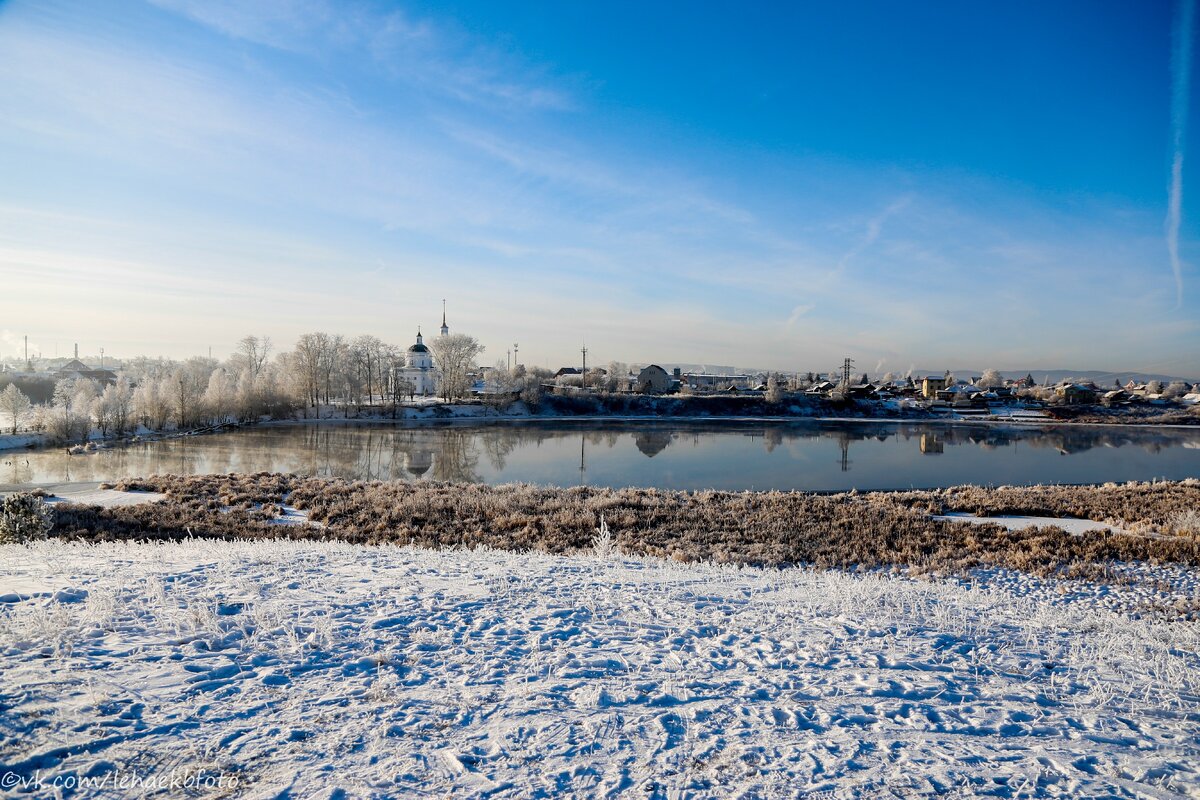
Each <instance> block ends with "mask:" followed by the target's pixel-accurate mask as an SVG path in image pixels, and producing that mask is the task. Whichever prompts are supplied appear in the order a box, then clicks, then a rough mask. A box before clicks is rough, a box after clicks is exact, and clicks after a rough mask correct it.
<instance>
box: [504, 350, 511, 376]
mask: <svg viewBox="0 0 1200 800" xmlns="http://www.w3.org/2000/svg"><path fill="white" fill-rule="evenodd" d="M504 355H506V356H508V371H509V372H512V350H505V351H504Z"/></svg>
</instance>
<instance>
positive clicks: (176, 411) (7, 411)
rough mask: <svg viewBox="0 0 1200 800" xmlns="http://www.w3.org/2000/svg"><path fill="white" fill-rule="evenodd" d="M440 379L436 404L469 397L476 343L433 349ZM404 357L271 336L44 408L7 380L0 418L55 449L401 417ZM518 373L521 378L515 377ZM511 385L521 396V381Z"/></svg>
mask: <svg viewBox="0 0 1200 800" xmlns="http://www.w3.org/2000/svg"><path fill="white" fill-rule="evenodd" d="M429 348H430V351H431V352H432V354H433V358H434V363H435V365H436V367H437V369H438V377H439V381H438V394H439V395H440V396H441V397H442V398H443V399H446V400H454V399H458V398H461V397H464V396H466V395H467V394H469V393H470V391H471V381H470V374H471V371H472V370H473V369H474V367H475V360H476V359H477V358H478V356H479V355H480V354H481V353H482V352H483V346H482V345H480V344H479V342H478V341H477V340H476V339H474V338H473V337H471V336H467V335H465V334H461V333H459V334H450V335H447V336H442V337H437V338H435V339H433V340H432V341H430V342H429ZM405 351H406V348H404V347H401V346H397V345H394V344H390V343H387V342H384V341H383V340H381V339H379V338H378V337H376V336H370V335H364V336H358V337H355V338H352V339H347V338H346V337H344V336H341V335H337V334H328V333H324V332H314V333H306V334H304V335H302V336H301V337H300V338H299V339H298V340H297V342H296V344H295V346H294V347H293V348H292V349H291V350H289V351H283V352H276V351H275V348H274V344H273V342H272V341H271V338H270V337H268V336H246V337H244V338H242V339H241V341H240V342H238V346H237V350H236V351H235V352H234V353H233V355H232V356H230V358H228V359H226V360H225V361H219V360H217V359H212V358H203V357H195V358H189V359H187V360H185V361H173V360H168V359H153V358H145V357H139V358H134V359H130V360H129V361H128V362H126V363H125V365H124V366H123V367H122V369H121V370H120V373H119V375H118V378H117V380H116V382H115V383H111V384H108V385H104V384H102V383H100V382H98V381H96V380H92V379H90V378H63V379H61V380H58V381H57V382H56V383H55V384H54V388H53V395H52V396H51V397H49V398H48V399H47V400H46V401H45V402H41V403H37V402H34V401H33V400H31V398H30V396H29V394H34V395H35V396H36V395H37V394H38V391H39V390H41V391H45V389H44V388H43V387H42V386H41V385H40V384H42V383H44V382H45V378H43V377H41V376H36V377H34V378H33V379H30V381H29V384H28V387H27V388H29V389H30V391H29V392H28V393H27V392H26V391H23V390H22V388H21V386H19V385H18V382H17V381H14V380H10V381H9V383H8V385H7V386H6V387H5V388H4V389H3V390H2V391H0V415H2V416H3V418H4V419H5V421H6V423H7V426H8V427H9V429H10V431H11V432H12V433H14V434H15V433H16V432H17V431H18V429H20V428H21V427H26V428H28V429H31V430H33V431H37V432H43V433H45V434H47V435H48V436H49V438H50V439H51V440H52V441H54V442H57V443H75V442H85V441H87V439H88V438H89V437H90V436H91V435H92V432H93V431H98V432H99V433H100V434H101V435H102V436H121V435H125V434H127V433H130V432H133V431H136V430H138V429H139V428H146V429H149V430H153V431H161V430H166V429H170V428H174V429H176V430H192V429H196V428H201V427H205V426H212V425H220V424H224V423H230V422H250V421H255V420H259V419H262V418H263V417H268V416H269V417H271V418H281V417H287V416H291V415H293V414H295V413H297V412H299V411H301V410H302V409H308V408H314V407H317V406H320V405H331V404H341V405H342V406H345V407H355V408H356V409H357V410H361V408H362V407H363V406H376V407H378V406H379V405H384V406H390V407H391V409H392V411H393V413H395V407H396V405H398V404H399V403H400V402H401V401H402V400H404V399H405V398H406V397H411V396H412V387H411V385H406V384H405V382H404V381H402V380H398V379H397V376H398V375H399V370H400V369H402V368H403V367H404V363H405V358H404V357H405ZM513 372H514V373H515V372H516V371H515V370H514V371H513ZM506 383H511V384H512V385H513V386H514V387H515V390H516V391H521V390H522V389H524V388H525V383H526V381H524V380H523V379H522V378H521V377H520V376H514V377H512V379H511V380H508V379H506Z"/></svg>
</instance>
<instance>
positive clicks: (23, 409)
mask: <svg viewBox="0 0 1200 800" xmlns="http://www.w3.org/2000/svg"><path fill="white" fill-rule="evenodd" d="M32 407H33V403H31V402H30V401H29V398H28V397H26V396H25V393H24V392H22V391H21V390H20V389H18V388H17V385H16V384H15V383H10V384H9V385H8V386H6V387H5V388H4V391H3V392H0V411H3V412H4V413H5V414H7V415H8V418H9V420H11V422H12V432H13V434H14V435H15V434H16V432H17V426H18V425H20V424H21V420H23V419H24V418H25V416H26V415H27V414H28V413H29V409H30V408H32Z"/></svg>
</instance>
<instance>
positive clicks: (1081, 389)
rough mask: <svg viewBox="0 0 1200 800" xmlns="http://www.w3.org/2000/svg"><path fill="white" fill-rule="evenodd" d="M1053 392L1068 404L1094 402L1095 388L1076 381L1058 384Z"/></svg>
mask: <svg viewBox="0 0 1200 800" xmlns="http://www.w3.org/2000/svg"><path fill="white" fill-rule="evenodd" d="M1054 393H1055V394H1057V395H1058V396H1059V397H1061V398H1062V399H1063V402H1065V403H1067V404H1068V405H1086V404H1088V403H1094V402H1096V390H1095V389H1092V388H1089V387H1087V386H1083V385H1082V384H1078V383H1068V384H1065V385H1063V386H1058V387H1056V388H1055V389H1054Z"/></svg>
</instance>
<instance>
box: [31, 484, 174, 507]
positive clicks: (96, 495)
mask: <svg viewBox="0 0 1200 800" xmlns="http://www.w3.org/2000/svg"><path fill="white" fill-rule="evenodd" d="M165 497H166V495H165V494H159V493H158V492H122V491H118V490H116V489H100V488H90V487H89V486H87V485H83V486H79V487H71V488H68V489H61V488H60V489H57V490H56V491H55V493H54V494H53V495H52V496H50V497H47V498H46V502H47V503H51V504H53V503H77V504H79V505H83V506H103V507H105V508H116V507H117V506H140V505H142V504H143V503H153V502H155V501H157V500H162V499H164V498H165Z"/></svg>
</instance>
